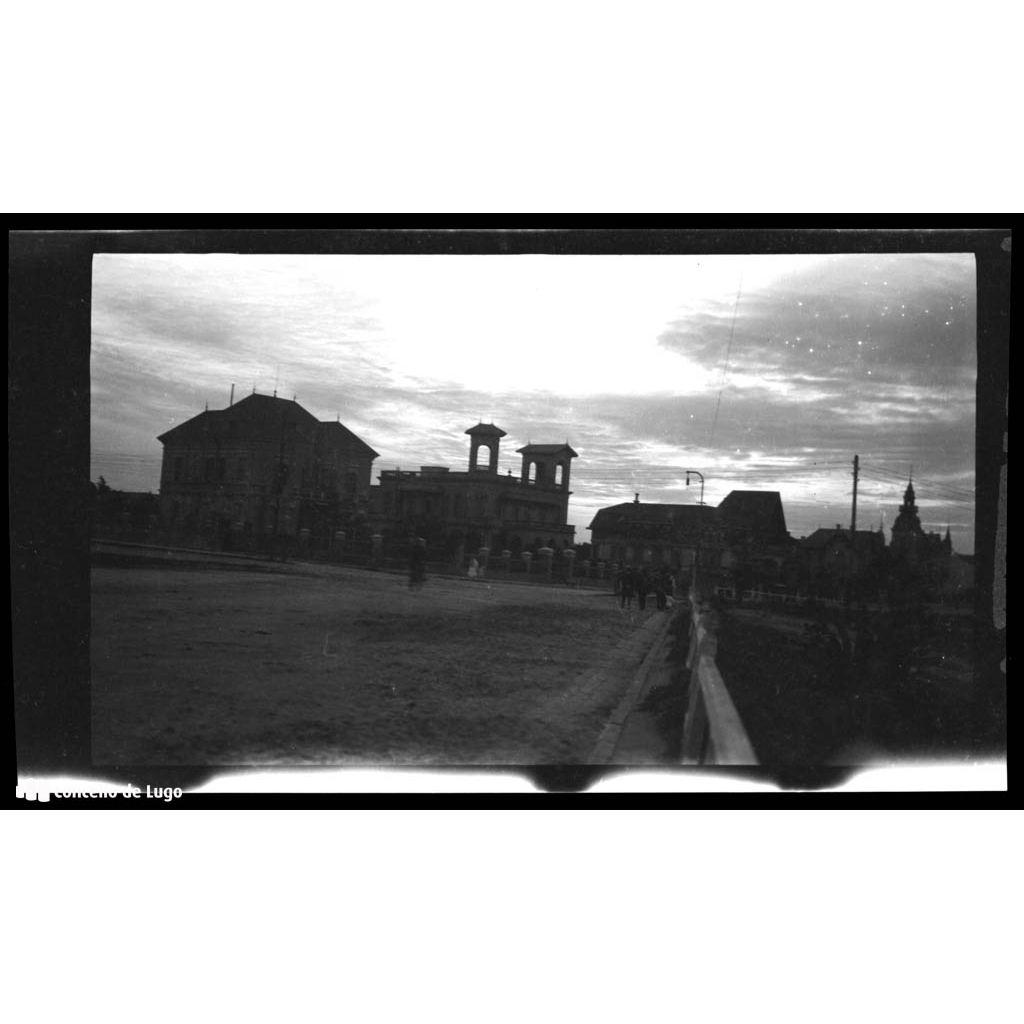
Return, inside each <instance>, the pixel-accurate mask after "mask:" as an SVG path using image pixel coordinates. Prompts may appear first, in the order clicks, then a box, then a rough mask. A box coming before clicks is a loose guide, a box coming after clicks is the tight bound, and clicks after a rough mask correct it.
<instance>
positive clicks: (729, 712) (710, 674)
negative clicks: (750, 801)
mask: <svg viewBox="0 0 1024 1024" xmlns="http://www.w3.org/2000/svg"><path fill="white" fill-rule="evenodd" d="M690 603H691V607H692V611H691V617H690V649H689V654H688V655H687V659H686V667H687V668H688V669H690V700H689V706H688V707H687V710H686V719H685V721H684V723H683V745H682V763H683V764H691V765H692V764H722V765H728V764H731V765H740V764H746V765H756V764H757V763H758V760H757V755H756V754H755V753H754V748H753V746H751V743H750V739H749V738H748V737H747V731H746V729H745V728H744V727H743V721H742V720H741V719H740V716H739V712H737V710H736V705H735V704H733V702H732V698H731V697H730V696H729V691H728V689H727V688H726V685H725V682H724V680H723V679H722V676H721V673H720V672H719V671H718V666H717V665H716V664H715V656H716V654H717V653H718V638H717V636H716V635H715V629H716V628H717V624H718V623H717V613H716V612H715V611H714V610H713V609H712V608H711V607H710V605H708V604H707V603H705V602H704V601H702V600H701V598H700V595H699V594H698V593H697V592H695V591H691V593H690Z"/></svg>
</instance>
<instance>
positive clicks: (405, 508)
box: [369, 423, 578, 557]
mask: <svg viewBox="0 0 1024 1024" xmlns="http://www.w3.org/2000/svg"><path fill="white" fill-rule="evenodd" d="M466 434H468V435H469V438H470V443H469V464H468V467H467V468H466V469H465V470H452V469H450V468H449V467H448V466H421V467H420V468H419V469H418V470H402V469H394V470H383V471H382V472H381V473H380V475H379V478H378V479H379V482H378V484H376V485H375V486H373V487H372V488H371V489H370V509H369V520H370V521H371V522H372V523H373V525H374V526H375V527H376V528H377V529H378V530H379V531H380V532H381V534H382V535H383V536H384V537H385V538H388V537H389V536H390V538H392V539H395V540H401V539H403V538H405V537H407V536H408V535H409V534H410V533H414V534H416V535H417V536H420V537H424V538H426V539H427V540H428V542H429V543H431V544H432V545H433V544H444V545H445V547H447V548H448V549H449V550H452V551H454V550H456V549H457V548H458V547H459V546H461V547H463V548H464V549H465V550H466V551H475V550H477V549H478V548H481V547H486V548H489V549H490V550H491V551H493V552H495V553H498V552H501V551H504V550H508V551H511V552H512V555H513V557H515V556H518V555H519V554H520V552H522V551H526V550H534V551H535V550H537V549H538V548H541V547H550V548H553V549H555V550H559V549H561V548H566V547H570V546H571V545H572V544H573V542H574V535H575V528H574V527H573V526H570V525H569V523H568V516H569V497H570V495H571V494H572V491H570V489H569V480H570V476H571V473H572V460H573V459H575V458H578V455H577V453H576V452H575V451H574V450H573V449H572V448H571V447H570V445H569V443H568V441H566V443H564V444H527V445H525V446H524V447H522V448H517V449H516V454H518V455H520V456H521V457H522V461H521V467H520V473H519V475H518V476H514V475H513V474H512V470H511V469H508V470H506V472H505V473H502V472H500V470H499V468H498V458H499V453H500V445H501V439H502V438H503V437H505V436H506V434H505V431H504V430H502V429H501V428H500V427H496V426H495V425H494V424H493V423H477V424H476V426H473V427H470V428H469V429H468V430H467V431H466Z"/></svg>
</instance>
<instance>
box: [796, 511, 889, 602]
mask: <svg viewBox="0 0 1024 1024" xmlns="http://www.w3.org/2000/svg"><path fill="white" fill-rule="evenodd" d="M799 552H800V560H801V574H800V585H801V587H802V588H806V589H808V590H810V591H812V592H815V593H821V594H822V595H824V596H830V597H831V596H842V595H847V594H851V593H852V592H856V593H857V594H863V595H864V596H868V594H869V592H870V593H873V592H874V591H875V590H877V588H878V587H879V586H880V585H881V583H882V582H883V580H884V574H885V572H886V568H887V565H888V560H887V551H886V546H885V534H884V533H882V531H881V530H877V531H875V530H847V529H844V528H843V527H842V526H840V525H839V524H838V523H837V524H836V526H835V529H833V530H827V529H817V530H815V531H814V533H812V534H810V535H809V536H807V537H802V538H801V539H800V541H799ZM851 588H852V591H851Z"/></svg>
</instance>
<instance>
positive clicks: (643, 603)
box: [636, 569, 651, 611]
mask: <svg viewBox="0 0 1024 1024" xmlns="http://www.w3.org/2000/svg"><path fill="white" fill-rule="evenodd" d="M650 592H651V580H650V577H649V576H648V575H647V570H646V569H640V570H638V572H637V574H636V606H637V607H638V608H639V609H640V610H641V611H643V610H644V609H645V608H646V607H647V595H648V594H649V593H650Z"/></svg>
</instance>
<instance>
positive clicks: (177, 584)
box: [92, 566, 660, 765]
mask: <svg viewBox="0 0 1024 1024" xmlns="http://www.w3.org/2000/svg"><path fill="white" fill-rule="evenodd" d="M92 579H93V584H92V701H93V760H94V762H95V763H96V764H147V765H207V764H209V765H234V764H238V765H252V764H364V765H381V764H384V765H397V764H412V765H442V764H446V765H447V764H452V765H467V764H577V763H584V762H585V761H586V758H587V755H588V754H589V752H590V749H591V748H592V746H593V744H594V742H595V741H596V739H597V736H598V734H599V733H600V730H601V727H602V726H603V724H604V723H605V721H606V720H607V718H608V715H609V714H610V713H611V711H612V710H613V709H614V707H615V706H616V705H617V703H618V701H619V700H620V699H621V697H622V695H623V693H624V692H625V690H626V688H627V686H628V684H629V681H630V677H631V675H632V672H633V670H634V669H635V667H636V666H637V664H638V663H639V661H640V660H641V659H642V657H643V654H644V653H645V650H646V646H645V644H644V641H645V639H646V635H647V631H646V630H643V631H641V629H642V626H643V624H644V622H645V621H646V620H647V619H648V618H649V617H650V616H652V615H657V614H660V613H656V612H652V611H651V610H650V609H648V610H646V611H645V612H634V613H633V614H632V615H630V614H623V613H621V612H620V611H619V609H618V607H617V604H616V603H615V601H614V600H613V598H612V597H611V595H610V594H599V593H595V592H594V591H587V590H574V589H570V588H567V587H559V586H551V587H543V586H526V585H516V584H501V583H488V582H484V581H469V580H459V579H442V578H436V579H430V580H428V581H427V583H426V585H425V587H424V588H423V589H422V590H419V591H411V590H409V588H408V587H407V586H406V582H405V580H404V579H403V578H402V577H399V576H396V575H391V574H385V573H372V572H368V571H362V570H356V569H341V568H338V567H327V566H320V567H317V566H306V567H301V566H293V567H289V568H287V569H286V570H278V571H266V572H263V571H235V570H224V569H192V570H187V569H186V570H182V569H168V568H136V569H120V568H100V567H96V568H94V569H93V577H92ZM652 625H653V624H652Z"/></svg>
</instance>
